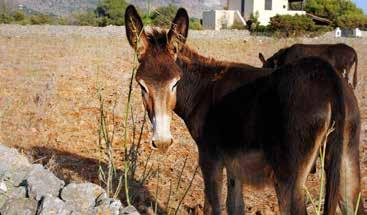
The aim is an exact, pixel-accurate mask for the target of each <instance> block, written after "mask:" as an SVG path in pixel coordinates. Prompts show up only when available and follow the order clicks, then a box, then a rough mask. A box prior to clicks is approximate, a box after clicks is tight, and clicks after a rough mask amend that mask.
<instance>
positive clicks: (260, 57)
mask: <svg viewBox="0 0 367 215" xmlns="http://www.w3.org/2000/svg"><path fill="white" fill-rule="evenodd" d="M259 59H260V61H261V62H262V63H263V64H265V63H266V60H265V57H264V55H263V54H262V53H259Z"/></svg>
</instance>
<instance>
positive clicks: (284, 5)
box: [228, 0, 306, 25]
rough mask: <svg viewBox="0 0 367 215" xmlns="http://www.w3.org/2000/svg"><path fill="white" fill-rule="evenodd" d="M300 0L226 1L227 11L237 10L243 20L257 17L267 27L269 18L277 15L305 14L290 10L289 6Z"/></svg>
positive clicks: (300, 11) (300, 0)
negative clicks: (252, 16)
mask: <svg viewBox="0 0 367 215" xmlns="http://www.w3.org/2000/svg"><path fill="white" fill-rule="evenodd" d="M293 2H300V3H302V2H303V1H302V0H228V9H229V10H238V11H240V13H241V14H242V16H243V17H245V19H249V18H250V16H251V14H253V15H256V14H257V15H258V16H259V17H258V19H259V22H260V24H261V25H268V24H269V22H270V18H271V17H273V16H275V15H277V14H279V15H287V14H289V15H296V14H299V15H301V14H306V12H305V11H303V10H292V9H290V4H291V3H293Z"/></svg>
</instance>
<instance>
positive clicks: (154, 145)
mask: <svg viewBox="0 0 367 215" xmlns="http://www.w3.org/2000/svg"><path fill="white" fill-rule="evenodd" d="M152 146H153V148H154V149H157V148H158V147H157V145H156V144H155V141H154V140H153V141H152Z"/></svg>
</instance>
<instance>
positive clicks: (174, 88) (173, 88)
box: [172, 81, 179, 91]
mask: <svg viewBox="0 0 367 215" xmlns="http://www.w3.org/2000/svg"><path fill="white" fill-rule="evenodd" d="M178 82H179V81H177V82H176V83H175V85H173V87H172V91H175V90H176V88H177V84H178Z"/></svg>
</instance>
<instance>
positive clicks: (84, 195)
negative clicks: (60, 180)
mask: <svg viewBox="0 0 367 215" xmlns="http://www.w3.org/2000/svg"><path fill="white" fill-rule="evenodd" d="M101 195H106V193H105V191H104V190H103V189H102V187H100V186H98V185H96V184H92V183H83V184H76V183H71V184H68V185H67V186H66V187H65V188H64V189H63V190H62V192H61V198H62V199H63V200H64V201H65V203H66V204H67V206H68V208H74V209H78V212H80V213H86V212H88V211H92V210H93V208H94V207H95V206H96V199H97V198H100V196H101Z"/></svg>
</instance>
